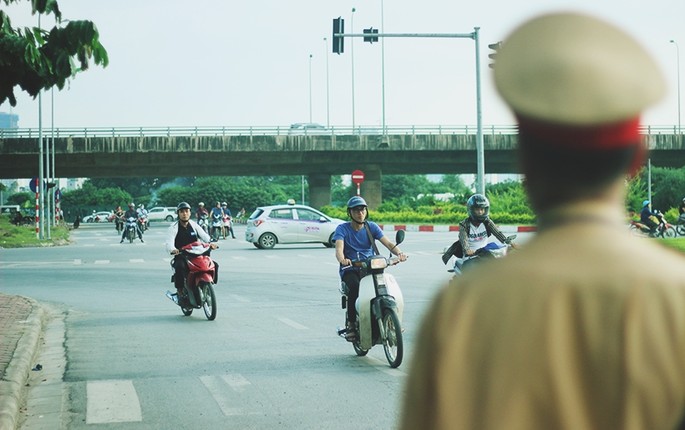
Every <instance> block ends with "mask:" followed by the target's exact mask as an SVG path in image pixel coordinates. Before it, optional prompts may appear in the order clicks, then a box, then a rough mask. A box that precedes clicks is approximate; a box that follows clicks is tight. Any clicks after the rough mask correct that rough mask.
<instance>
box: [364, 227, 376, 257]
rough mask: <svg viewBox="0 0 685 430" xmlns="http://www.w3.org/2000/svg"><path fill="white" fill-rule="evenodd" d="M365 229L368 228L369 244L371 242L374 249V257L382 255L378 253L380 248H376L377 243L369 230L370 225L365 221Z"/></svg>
mask: <svg viewBox="0 0 685 430" xmlns="http://www.w3.org/2000/svg"><path fill="white" fill-rule="evenodd" d="M364 228H366V234H367V235H369V242H371V248H372V249H373V252H374V255H380V254H379V253H378V248H376V241H375V240H374V238H373V236H372V235H371V229H370V228H369V223H368V222H366V221H364Z"/></svg>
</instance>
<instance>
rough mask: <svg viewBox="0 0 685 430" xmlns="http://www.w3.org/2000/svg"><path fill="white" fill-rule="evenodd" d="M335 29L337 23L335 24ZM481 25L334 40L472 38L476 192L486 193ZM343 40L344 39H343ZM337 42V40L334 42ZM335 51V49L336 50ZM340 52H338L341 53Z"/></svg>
mask: <svg viewBox="0 0 685 430" xmlns="http://www.w3.org/2000/svg"><path fill="white" fill-rule="evenodd" d="M334 29H335V25H334ZM479 31H480V27H473V32H472V33H372V34H371V33H369V32H366V33H361V34H360V33H357V34H345V33H338V32H335V31H334V32H333V40H334V41H335V40H336V38H346V37H363V38H366V39H367V40H366V41H369V42H370V41H371V40H368V39H370V38H371V37H373V38H378V37H401V38H408V37H412V38H416V37H421V38H433V39H472V40H473V41H474V42H475V45H476V127H477V131H476V160H477V173H476V192H478V193H480V194H483V195H485V150H484V148H483V146H484V144H483V115H482V112H483V110H482V107H481V105H482V103H481V84H480V39H479ZM341 40H342V39H341ZM334 43H335V42H334ZM334 52H335V51H334ZM340 52H342V50H341V51H340ZM340 52H338V53H340Z"/></svg>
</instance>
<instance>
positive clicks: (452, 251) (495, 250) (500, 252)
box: [442, 234, 516, 275]
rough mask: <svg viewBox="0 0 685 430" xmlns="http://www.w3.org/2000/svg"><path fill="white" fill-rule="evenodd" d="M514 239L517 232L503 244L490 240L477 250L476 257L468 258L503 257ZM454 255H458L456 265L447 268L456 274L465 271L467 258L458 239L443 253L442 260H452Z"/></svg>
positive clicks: (445, 261) (445, 262)
mask: <svg viewBox="0 0 685 430" xmlns="http://www.w3.org/2000/svg"><path fill="white" fill-rule="evenodd" d="M514 239H516V235H515V234H514V235H511V236H507V242H508V243H506V244H501V243H498V242H489V243H488V244H487V245H485V246H484V247H483V248H481V249H479V250H477V251H476V255H475V256H474V257H471V258H469V259H468V260H472V259H474V258H475V259H483V260H485V259H489V258H502V257H504V256H505V255H507V252H508V251H509V249H511V247H512V245H511V242H512V241H513V240H514ZM452 256H454V257H456V260H455V261H454V265H453V266H452V268H451V269H447V271H448V272H450V273H454V274H456V275H460V274H461V273H462V272H463V269H464V262H466V260H467V258H464V255H463V251H462V249H461V243H460V242H459V241H458V240H457V241H456V242H454V243H453V244H452V245H451V246H450V247H449V248H447V250H445V252H444V253H443V254H442V262H443V263H444V264H447V262H448V261H449V260H450V258H452ZM471 264H473V263H471Z"/></svg>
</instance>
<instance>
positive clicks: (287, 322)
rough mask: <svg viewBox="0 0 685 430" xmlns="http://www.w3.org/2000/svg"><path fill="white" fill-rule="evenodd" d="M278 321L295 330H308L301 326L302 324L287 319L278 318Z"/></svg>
mask: <svg viewBox="0 0 685 430" xmlns="http://www.w3.org/2000/svg"><path fill="white" fill-rule="evenodd" d="M278 320H279V321H280V322H282V323H283V324H285V325H289V326H290V327H292V328H294V329H297V330H309V327H306V326H303V325H302V324H300V323H296V322H295V321H293V320H291V319H288V318H278Z"/></svg>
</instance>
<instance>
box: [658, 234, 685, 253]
mask: <svg viewBox="0 0 685 430" xmlns="http://www.w3.org/2000/svg"><path fill="white" fill-rule="evenodd" d="M660 242H661V243H663V244H664V245H666V246H668V247H669V248H673V249H676V250H678V251H680V252H682V253H683V254H685V237H675V238H672V239H662V240H660Z"/></svg>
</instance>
